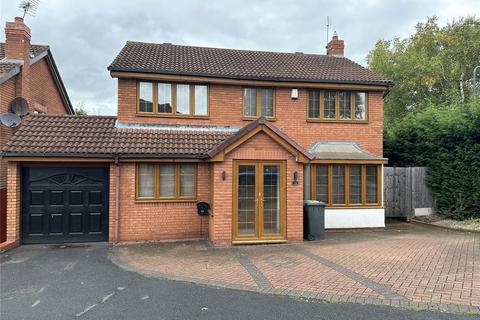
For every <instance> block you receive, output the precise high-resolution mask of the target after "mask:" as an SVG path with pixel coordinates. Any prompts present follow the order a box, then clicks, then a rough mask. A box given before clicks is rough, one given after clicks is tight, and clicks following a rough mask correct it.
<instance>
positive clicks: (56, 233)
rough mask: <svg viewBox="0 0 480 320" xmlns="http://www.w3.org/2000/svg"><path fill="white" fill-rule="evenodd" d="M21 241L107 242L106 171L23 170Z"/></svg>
mask: <svg viewBox="0 0 480 320" xmlns="http://www.w3.org/2000/svg"><path fill="white" fill-rule="evenodd" d="M22 180H23V181H22V197H23V198H22V242H23V243H58V242H84V241H105V240H107V239H108V168H105V167H55V168H50V167H48V168H46V167H25V168H23V169H22Z"/></svg>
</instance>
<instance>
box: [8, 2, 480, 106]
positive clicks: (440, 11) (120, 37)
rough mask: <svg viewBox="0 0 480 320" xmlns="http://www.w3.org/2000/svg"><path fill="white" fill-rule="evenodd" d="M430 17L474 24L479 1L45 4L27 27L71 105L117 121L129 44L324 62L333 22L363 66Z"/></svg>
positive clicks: (13, 12) (12, 12)
mask: <svg viewBox="0 0 480 320" xmlns="http://www.w3.org/2000/svg"><path fill="white" fill-rule="evenodd" d="M19 2H20V1H18V0H0V22H1V25H2V28H3V26H4V25H5V22H6V21H12V20H13V17H14V16H18V15H20V14H21V12H19V11H18V9H17V5H18V3H19ZM433 15H436V16H437V17H438V18H439V21H440V23H441V24H445V23H446V22H448V21H452V20H453V19H458V18H459V17H461V16H466V15H476V16H477V17H478V16H480V1H479V0H457V1H444V0H424V1H422V0H416V1H406V0H404V1H402V0H396V1H380V0H377V1H374V0H372V1H369V0H343V1H325V0H321V1H320V0H317V1H314V0H313V1H307V0H305V1H302V0H296V1H295V0H292V1H281V0H277V1H274V0H265V1H262V0H257V1H250V0H241V1H231V0H219V1H206V0H197V1H183V0H166V1H159V0H156V1H153V0H152V1H148V0H144V1H141V0H135V1H126V0H124V1H118V0H112V1H109V0H89V1H86V0H85V1H78V0H42V1H41V2H40V6H39V8H38V12H37V14H36V16H35V17H30V16H27V18H26V23H27V24H28V26H29V27H30V28H31V29H32V43H36V44H48V45H50V47H51V50H52V53H53V56H54V57H55V60H56V63H57V65H58V67H59V69H60V73H61V76H62V78H63V81H64V83H65V85H66V87H67V91H68V94H69V96H70V99H71V100H72V103H73V105H74V106H78V105H79V104H80V103H83V104H84V105H85V106H86V108H87V110H88V111H89V113H90V114H116V81H115V79H112V78H110V75H109V73H108V72H107V66H108V65H109V64H110V62H112V61H113V59H114V58H115V56H116V54H117V53H118V52H119V50H120V49H121V48H122V46H123V45H124V43H125V41H127V40H139V41H148V42H159V43H162V42H172V43H175V44H187V45H198V46H214V47H225V48H239V49H260V50H273V51H287V52H295V51H302V52H308V53H322V54H323V53H325V44H326V27H325V25H326V17H327V16H330V24H331V27H330V30H331V32H330V34H331V33H332V32H333V30H337V32H338V34H339V36H340V38H342V39H344V40H345V55H346V56H347V57H349V58H351V59H353V60H355V61H356V62H358V63H360V64H363V65H365V57H366V55H367V54H368V52H369V51H370V50H371V49H372V48H373V46H374V45H375V42H376V40H377V39H380V38H384V39H392V38H394V37H406V36H408V35H409V34H411V33H412V32H413V31H414V26H415V24H416V23H417V22H419V21H425V20H426V18H427V17H429V16H433ZM4 37H5V35H4V32H2V36H1V39H2V40H1V41H2V42H3V41H4Z"/></svg>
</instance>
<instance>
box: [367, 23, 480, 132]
mask: <svg viewBox="0 0 480 320" xmlns="http://www.w3.org/2000/svg"><path fill="white" fill-rule="evenodd" d="M367 62H368V65H369V67H370V69H372V70H373V71H375V72H377V73H380V74H383V75H385V76H386V77H387V78H389V79H391V80H393V81H394V87H393V88H392V90H391V92H390V93H389V94H388V95H387V97H386V99H385V124H386V126H388V125H390V124H391V123H393V122H394V121H398V119H399V118H403V117H404V116H405V115H407V114H408V113H410V112H416V111H419V110H421V109H422V108H425V107H426V106H430V105H435V106H437V107H441V106H446V105H449V104H455V103H456V102H457V101H464V100H465V101H468V100H470V99H471V96H472V82H471V81H472V80H471V78H472V71H473V68H474V67H475V66H476V65H478V64H479V62H480V19H477V18H475V17H467V18H461V19H460V20H458V21H453V22H451V23H448V24H447V25H446V26H445V27H439V26H438V23H437V18H436V17H432V18H428V20H427V21H426V22H425V23H418V24H417V26H416V31H415V33H414V34H413V35H412V36H410V37H408V38H406V39H400V38H395V39H393V40H378V41H377V43H376V45H375V48H374V49H373V50H372V51H370V53H369V54H368V56H367Z"/></svg>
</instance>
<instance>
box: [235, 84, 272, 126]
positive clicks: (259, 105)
mask: <svg viewBox="0 0 480 320" xmlns="http://www.w3.org/2000/svg"><path fill="white" fill-rule="evenodd" d="M245 89H254V90H255V94H256V106H255V107H256V111H257V115H256V116H246V115H245ZM261 90H272V109H273V110H272V111H273V116H265V118H267V119H268V120H270V121H275V120H276V116H277V110H276V109H277V108H276V106H275V103H276V100H277V99H276V94H277V91H276V89H275V88H272V87H252V86H246V87H242V120H255V119H258V118H260V117H261V116H262V95H261Z"/></svg>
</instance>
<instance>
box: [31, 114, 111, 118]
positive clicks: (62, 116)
mask: <svg viewBox="0 0 480 320" xmlns="http://www.w3.org/2000/svg"><path fill="white" fill-rule="evenodd" d="M29 116H33V117H44V118H107V119H117V116H107V115H76V114H47V113H37V114H30V115H29Z"/></svg>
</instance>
